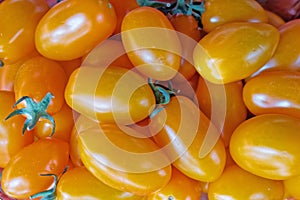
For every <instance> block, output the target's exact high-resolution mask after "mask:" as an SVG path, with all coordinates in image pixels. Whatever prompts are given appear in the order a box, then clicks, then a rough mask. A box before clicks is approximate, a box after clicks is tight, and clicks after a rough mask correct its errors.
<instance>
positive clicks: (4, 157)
mask: <svg viewBox="0 0 300 200" xmlns="http://www.w3.org/2000/svg"><path fill="white" fill-rule="evenodd" d="M0 99H1V104H0V119H1V120H0V168H3V167H5V166H6V165H7V163H8V162H9V160H10V159H11V158H12V157H13V156H14V155H15V154H17V153H18V152H19V151H20V150H21V149H22V148H23V147H25V146H27V145H29V144H31V143H32V142H33V134H31V133H29V132H26V133H25V134H24V135H23V136H22V134H21V131H20V127H22V125H23V123H24V118H23V117H22V116H17V117H15V118H14V119H12V120H4V118H5V117H6V116H7V115H8V114H9V113H10V112H11V109H12V106H13V104H14V103H15V96H14V93H13V92H8V91H0Z"/></svg>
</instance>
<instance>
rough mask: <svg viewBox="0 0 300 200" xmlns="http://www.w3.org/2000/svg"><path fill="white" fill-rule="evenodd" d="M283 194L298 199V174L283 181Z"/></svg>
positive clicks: (299, 195) (299, 183)
mask: <svg viewBox="0 0 300 200" xmlns="http://www.w3.org/2000/svg"><path fill="white" fill-rule="evenodd" d="M283 184H284V189H285V196H286V197H288V198H294V199H300V191H299V185H300V176H295V177H292V178H289V179H287V180H284V181H283Z"/></svg>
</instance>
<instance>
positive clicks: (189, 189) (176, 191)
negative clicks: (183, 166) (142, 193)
mask: <svg viewBox="0 0 300 200" xmlns="http://www.w3.org/2000/svg"><path fill="white" fill-rule="evenodd" d="M182 188H184V189H182ZM201 193H202V191H201V187H200V182H199V181H196V180H194V179H191V178H189V177H187V176H186V175H184V174H183V173H181V172H180V171H179V170H177V169H176V168H175V167H173V168H172V178H171V180H170V181H169V183H168V184H167V185H166V186H165V187H163V188H162V189H160V190H159V191H157V192H154V193H152V194H150V195H148V196H147V200H165V199H183V200H188V199H189V200H199V199H200V197H201Z"/></svg>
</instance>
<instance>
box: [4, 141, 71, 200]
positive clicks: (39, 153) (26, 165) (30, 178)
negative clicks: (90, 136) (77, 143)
mask: <svg viewBox="0 0 300 200" xmlns="http://www.w3.org/2000/svg"><path fill="white" fill-rule="evenodd" d="M68 160H69V145H68V143H66V142H64V141H62V140H58V139H54V138H52V139H51V138H45V139H40V140H38V141H36V142H34V143H32V144H30V145H28V146H26V147H24V148H23V149H22V150H21V151H19V152H18V153H17V154H16V155H15V156H14V157H13V158H12V159H11V160H10V161H9V163H8V165H7V166H6V167H5V169H4V170H3V173H2V180H1V186H2V189H3V191H4V193H5V194H7V195H8V196H10V197H12V198H17V199H26V198H29V197H30V196H31V195H33V194H36V193H38V192H41V191H44V190H47V189H48V188H49V187H50V186H51V185H52V183H53V177H48V176H41V174H55V175H57V176H58V175H60V174H61V173H62V172H63V170H64V168H65V167H66V165H67V163H68Z"/></svg>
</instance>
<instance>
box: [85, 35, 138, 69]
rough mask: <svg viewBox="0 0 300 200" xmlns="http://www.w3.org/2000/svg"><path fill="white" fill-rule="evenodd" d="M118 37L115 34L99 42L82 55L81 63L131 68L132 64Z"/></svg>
mask: <svg viewBox="0 0 300 200" xmlns="http://www.w3.org/2000/svg"><path fill="white" fill-rule="evenodd" d="M119 39H120V37H118V36H115V37H112V38H110V39H107V40H104V41H103V42H101V43H100V44H99V45H98V46H97V47H95V48H94V49H93V50H92V51H91V52H90V53H89V54H88V55H86V56H85V57H84V60H83V63H82V65H83V66H85V65H88V66H95V67H107V66H119V67H124V68H128V69H131V68H133V65H132V63H131V62H130V60H129V58H128V56H127V54H126V51H125V49H124V47H123V43H122V41H120V40H119Z"/></svg>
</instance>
